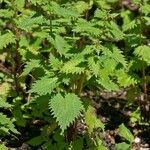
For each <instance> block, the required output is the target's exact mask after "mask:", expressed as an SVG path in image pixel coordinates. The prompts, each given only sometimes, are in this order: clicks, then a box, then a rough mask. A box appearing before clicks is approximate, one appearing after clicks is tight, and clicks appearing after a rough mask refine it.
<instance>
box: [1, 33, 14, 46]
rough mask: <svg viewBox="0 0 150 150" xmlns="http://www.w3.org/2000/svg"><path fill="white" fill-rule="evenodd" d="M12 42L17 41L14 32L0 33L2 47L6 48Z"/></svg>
mask: <svg viewBox="0 0 150 150" xmlns="http://www.w3.org/2000/svg"><path fill="white" fill-rule="evenodd" d="M10 43H15V36H14V34H13V33H12V32H8V33H5V34H3V35H0V49H3V48H5V47H6V46H7V45H8V44H10Z"/></svg>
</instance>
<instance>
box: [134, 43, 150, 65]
mask: <svg viewBox="0 0 150 150" xmlns="http://www.w3.org/2000/svg"><path fill="white" fill-rule="evenodd" d="M134 54H135V55H136V56H138V57H139V58H140V59H141V60H144V61H145V62H146V63H147V64H150V47H149V46H147V45H143V46H139V47H137V48H136V49H135V51H134Z"/></svg>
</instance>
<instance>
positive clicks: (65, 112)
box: [49, 93, 83, 133]
mask: <svg viewBox="0 0 150 150" xmlns="http://www.w3.org/2000/svg"><path fill="white" fill-rule="evenodd" d="M49 106H50V109H51V110H52V112H53V115H54V117H56V121H57V122H58V125H59V126H60V128H61V130H62V133H63V132H64V130H65V129H67V127H68V126H69V125H70V124H71V123H73V121H75V119H76V118H77V117H78V116H79V114H80V111H82V110H83V105H82V102H81V101H80V98H79V97H78V96H77V95H75V94H73V93H68V94H66V95H65V96H64V97H63V96H62V95H61V94H57V95H56V96H54V97H53V98H52V99H51V100H50V103H49Z"/></svg>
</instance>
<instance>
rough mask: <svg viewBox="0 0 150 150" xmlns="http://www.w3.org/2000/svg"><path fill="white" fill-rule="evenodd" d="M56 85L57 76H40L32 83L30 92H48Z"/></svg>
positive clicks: (44, 93) (41, 93) (40, 93)
mask: <svg viewBox="0 0 150 150" xmlns="http://www.w3.org/2000/svg"><path fill="white" fill-rule="evenodd" d="M57 86H58V78H57V77H54V78H50V77H48V76H44V77H42V78H41V79H40V80H37V81H36V82H35V83H34V84H33V85H32V88H31V90H30V91H29V92H30V93H37V94H38V95H46V94H48V93H49V94H50V93H51V92H52V91H53V90H54V89H55V88H56V87H57Z"/></svg>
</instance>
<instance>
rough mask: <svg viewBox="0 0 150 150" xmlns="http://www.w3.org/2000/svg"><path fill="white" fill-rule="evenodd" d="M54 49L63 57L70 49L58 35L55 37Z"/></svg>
mask: <svg viewBox="0 0 150 150" xmlns="http://www.w3.org/2000/svg"><path fill="white" fill-rule="evenodd" d="M55 48H56V50H57V51H58V53H59V54H60V55H65V54H66V53H67V52H68V51H69V50H70V48H71V46H70V45H69V44H68V43H67V41H66V40H65V39H64V38H63V37H61V36H60V35H56V36H55Z"/></svg>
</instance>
